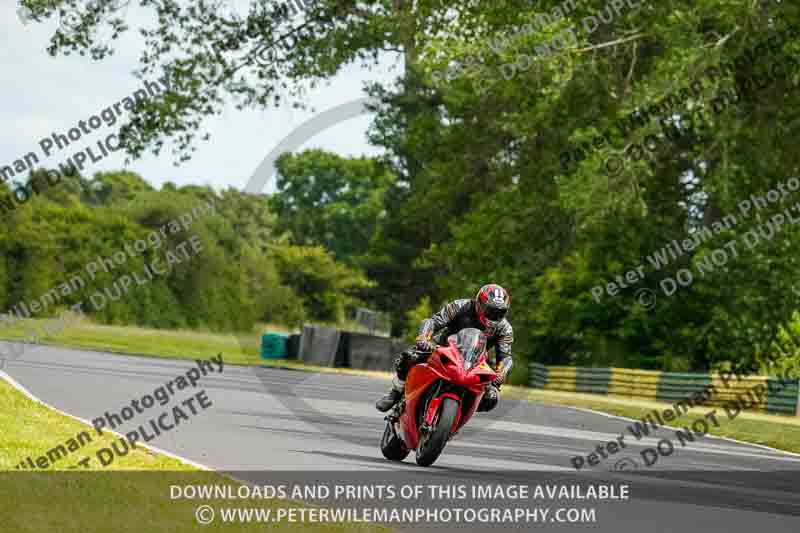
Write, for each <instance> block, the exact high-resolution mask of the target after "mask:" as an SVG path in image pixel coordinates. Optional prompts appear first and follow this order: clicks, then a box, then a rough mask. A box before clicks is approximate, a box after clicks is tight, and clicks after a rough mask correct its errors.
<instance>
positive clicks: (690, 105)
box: [15, 0, 800, 370]
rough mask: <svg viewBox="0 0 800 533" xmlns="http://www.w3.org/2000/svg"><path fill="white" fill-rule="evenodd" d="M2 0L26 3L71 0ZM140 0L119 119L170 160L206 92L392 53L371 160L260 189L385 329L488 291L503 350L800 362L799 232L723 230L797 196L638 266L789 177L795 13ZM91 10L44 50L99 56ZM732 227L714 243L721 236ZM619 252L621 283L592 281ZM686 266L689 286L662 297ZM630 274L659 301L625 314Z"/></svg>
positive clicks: (761, 5)
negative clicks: (147, 14) (135, 60)
mask: <svg viewBox="0 0 800 533" xmlns="http://www.w3.org/2000/svg"><path fill="white" fill-rule="evenodd" d="M24 3H25V4H26V5H27V6H28V7H30V8H31V10H32V12H33V13H34V14H35V16H37V17H40V18H43V17H47V16H50V15H54V14H55V13H57V11H58V10H60V9H63V8H64V7H65V6H67V5H68V4H69V3H70V2H69V1H68V0H60V1H59V0H56V1H53V0H24ZM139 4H140V7H141V9H146V10H150V11H151V12H152V13H153V14H155V15H156V17H155V23H154V26H152V27H148V28H137V29H139V31H141V32H142V35H143V36H144V37H145V40H146V44H145V47H144V49H143V51H142V54H141V64H140V69H139V72H140V74H142V75H143V76H155V75H157V74H163V75H164V76H166V79H168V81H169V83H168V85H169V90H168V91H167V92H166V93H165V94H164V95H161V96H160V97H158V98H154V99H151V100H149V101H147V102H146V103H143V104H142V105H141V106H139V107H138V108H137V109H136V110H135V111H134V112H133V115H132V119H131V121H130V123H129V124H128V125H127V126H126V127H125V128H124V133H125V135H124V144H125V147H126V149H127V150H128V151H129V152H130V153H131V154H133V155H137V154H141V153H142V152H143V151H145V150H155V151H159V150H160V149H161V148H162V147H163V146H164V143H165V142H167V141H171V142H172V143H173V148H174V153H175V157H176V158H177V159H181V158H184V157H188V156H190V154H191V151H192V149H194V148H196V144H197V139H196V135H197V134H198V132H200V131H201V130H202V128H201V126H202V122H203V119H204V118H206V117H207V116H209V115H211V114H213V113H215V112H216V111H218V110H219V109H220V106H221V105H222V104H223V102H224V101H225V100H226V99H228V98H232V99H234V100H235V101H236V102H237V103H238V104H239V105H240V106H241V107H242V108H258V107H262V106H267V105H271V104H280V103H281V102H280V101H277V100H276V99H278V98H279V96H278V92H279V91H278V89H279V88H281V87H282V86H283V85H284V84H287V85H288V86H289V87H290V88H291V87H294V86H296V85H299V84H301V83H306V82H314V81H315V80H320V79H327V78H331V77H332V76H334V75H335V74H336V73H337V72H339V71H340V70H341V69H342V68H343V67H344V66H346V65H349V64H351V63H362V64H364V65H366V66H367V67H369V66H373V65H376V64H377V63H378V62H379V61H397V62H398V63H400V64H401V65H402V72H401V74H400V75H399V76H398V77H397V79H396V80H395V81H394V82H393V83H391V84H385V85H379V84H373V85H372V86H370V87H369V88H368V92H369V93H370V94H371V95H373V96H376V97H377V98H378V100H379V101H380V102H381V104H380V106H379V108H378V109H377V111H378V115H377V117H376V119H375V122H374V123H373V125H372V127H371V129H370V140H371V142H372V143H374V144H375V145H377V146H380V147H382V148H384V149H385V150H386V153H387V155H386V157H384V158H380V160H376V161H367V160H364V159H353V160H350V161H347V160H344V159H342V158H338V157H336V156H333V155H330V154H324V153H320V152H314V153H310V154H308V153H307V154H301V155H299V156H293V157H286V158H284V159H283V160H282V162H281V175H282V178H281V179H282V181H281V185H280V189H279V191H278V193H277V194H276V195H275V197H274V198H273V199H272V200H270V205H271V206H272V210H273V211H274V214H276V215H277V216H278V221H277V222H273V224H275V228H276V229H278V230H279V231H281V232H286V233H288V239H289V242H291V243H294V244H302V245H307V246H312V247H313V246H316V245H321V246H325V247H327V249H328V250H329V251H330V252H331V253H333V254H334V256H335V257H336V259H337V260H342V261H344V262H346V263H348V264H349V265H351V266H358V267H359V268H361V269H363V271H364V272H365V273H366V275H367V277H368V278H369V279H370V280H371V281H372V284H371V286H369V287H367V286H366V285H364V284H363V283H361V282H358V283H356V284H355V285H351V287H355V286H358V287H360V288H359V290H361V291H363V297H364V298H366V299H367V301H368V302H370V303H371V304H372V305H373V306H376V307H380V308H382V309H384V310H387V311H390V312H392V313H393V314H394V316H395V319H396V323H397V327H396V330H398V331H399V330H401V329H403V328H404V327H405V326H406V325H407V319H408V318H409V317H416V316H417V314H418V310H419V309H422V308H425V307H426V306H427V305H428V304H427V303H426V302H428V300H424V297H425V296H429V297H430V302H432V303H433V307H436V304H438V303H441V302H444V301H445V300H446V299H449V298H455V297H467V296H470V295H472V294H473V293H474V292H476V291H477V288H478V287H480V286H481V285H483V284H484V283H487V282H490V281H491V282H496V283H500V284H502V285H504V286H506V288H508V289H509V291H510V292H511V294H512V297H513V308H512V315H511V319H512V322H513V324H514V327H515V332H516V333H517V344H516V346H515V354H518V355H519V356H520V357H523V358H526V357H527V358H532V359H537V360H540V361H544V362H553V363H556V362H557V363H574V364H577V363H580V364H597V365H612V364H616V365H625V366H639V367H645V368H663V369H668V370H672V369H677V370H680V369H704V368H709V367H714V366H719V365H724V364H728V363H730V362H734V363H745V362H752V361H757V362H761V363H764V362H765V361H766V360H767V358H770V359H774V358H775V357H777V358H779V359H780V360H781V361H783V362H784V363H785V364H797V361H798V355H797V354H798V350H800V338H799V337H798V329H797V324H796V317H797V311H798V305H800V296H798V292H800V291H795V290H793V288H794V287H795V286H796V285H797V284H798V281H799V280H800V268H798V264H797V259H796V257H797V252H798V244H800V241H799V240H798V239H800V233H799V232H798V227H797V226H796V225H794V224H792V223H787V224H783V225H782V226H781V227H780V228H779V229H780V231H777V232H775V233H774V237H771V238H764V239H762V240H761V242H760V243H759V244H758V245H757V246H752V247H748V246H746V245H745V243H744V241H743V239H744V235H745V234H746V233H747V232H748V231H758V230H759V229H760V228H761V229H763V227H765V226H764V224H766V223H767V222H768V221H772V220H774V219H773V217H774V216H775V215H776V214H777V213H780V212H782V210H783V209H786V208H788V207H789V206H790V205H792V204H793V203H794V201H796V198H795V196H796V193H793V195H795V196H792V197H790V198H789V199H786V201H785V203H783V202H782V203H777V204H776V203H771V204H770V205H769V206H768V207H769V208H768V209H765V210H758V211H757V212H756V211H753V212H752V214H751V216H748V217H739V218H738V219H737V222H738V223H737V224H736V225H735V227H733V228H728V229H726V230H724V231H720V232H715V233H714V234H713V236H712V238H710V239H707V240H704V241H703V242H702V243H701V244H699V245H698V246H695V247H693V249H692V250H690V251H687V252H686V253H683V254H682V255H680V257H678V258H677V259H676V260H675V261H672V262H670V263H669V264H668V265H665V266H663V267H660V268H652V267H650V266H649V262H648V260H647V257H648V256H651V255H652V254H653V253H655V252H656V251H658V250H661V249H662V248H663V247H664V246H666V245H667V244H669V243H671V242H673V241H676V242H679V243H680V242H683V240H684V239H687V238H694V236H696V235H698V234H699V233H698V232H702V231H703V229H704V228H705V229H708V228H713V227H714V224H715V223H719V222H720V221H721V220H723V219H724V217H725V216H727V215H731V214H737V210H738V209H739V206H740V204H741V202H743V201H744V200H746V199H748V198H750V197H751V195H755V196H759V195H765V194H767V192H768V191H770V190H771V189H773V188H774V187H776V186H777V184H779V183H786V182H787V181H788V180H789V179H790V178H792V177H797V176H798V157H800V156H798V152H797V150H796V146H795V145H796V139H797V138H798V133H799V132H798V130H800V120H798V119H797V117H798V115H799V114H798V109H799V108H800V100H799V99H800V95H799V94H798V90H797V89H798V82H800V67H798V60H797V58H798V56H799V54H798V52H800V40H799V39H798V38H797V32H796V28H797V27H798V25H800V6H798V5H797V4H796V3H792V2H773V1H767V0H763V1H752V0H733V1H722V0H664V1H660V2H630V3H624V4H625V5H624V6H622V7H619V6H618V7H617V8H614V7H613V6H612V5H611V3H609V2H607V1H606V0H574V1H573V0H567V1H556V0H542V1H538V0H537V1H535V2H534V1H528V0H517V1H511V0H494V1H491V2H489V1H479V0H475V1H472V0H468V1H464V2H445V1H441V0H416V1H413V2H412V1H410V0H364V1H356V0H318V1H317V2H315V3H313V5H312V6H310V7H309V9H308V11H307V12H306V13H305V15H304V16H303V17H302V19H298V20H288V19H287V18H286V17H285V16H284V15H285V13H283V10H284V9H285V6H281V4H278V3H275V2H271V1H266V0H264V1H261V0H252V1H251V2H250V3H249V6H250V8H249V10H248V11H247V13H246V14H245V15H235V14H234V13H233V11H232V10H231V9H230V6H228V4H226V3H224V2H222V3H220V2H216V3H211V2H206V1H201V0H196V1H187V2H181V3H179V2H176V1H175V0H141V1H140V2H139ZM100 5H102V3H101V4H100ZM100 9H105V8H102V7H101V8H100ZM109 15H113V14H111V13H105V14H104V16H100V14H98V13H95V12H91V11H90V12H87V13H86V14H85V16H84V18H83V19H82V23H81V24H80V25H79V26H78V28H77V30H76V31H72V32H64V31H61V30H59V31H57V32H56V34H55V35H54V36H53V39H52V41H51V44H50V48H49V49H50V51H51V52H52V53H54V54H58V53H67V52H71V51H78V52H81V53H89V54H91V55H92V56H93V57H94V58H96V59H102V58H103V57H104V56H105V55H106V54H107V53H108V52H109V50H110V45H109V43H105V42H104V43H99V42H97V41H96V40H94V39H93V35H94V33H93V32H94V31H95V30H96V27H97V26H98V25H103V24H105V25H110V26H111V27H112V28H114V29H115V30H118V31H120V32H121V31H125V30H126V29H127V28H126V26H125V23H124V21H122V20H119V19H115V17H114V16H109ZM544 15H547V16H546V17H545V16H544ZM565 35H569V36H570V39H565V38H564V36H565ZM111 45H113V40H112V41H111ZM157 77H158V76H157ZM300 102H301V103H302V100H301V101H300ZM365 180H372V184H373V185H372V186H373V187H374V188H373V189H372V191H374V192H375V195H374V196H373V195H371V194H370V187H369V185H368V184H367V182H366V181H365ZM126 183H127V182H126ZM129 186H132V185H131V184H129ZM101 189H102V186H101ZM134 190H135V189H128V191H134ZM120 194H121V195H122V196H123V197H125V196H126V195H127V194H129V193H128V192H121V193H120ZM137 194H147V193H146V192H141V193H137ZM95 196H97V194H95ZM379 203H380V206H379ZM54 208H55V207H54ZM85 216H90V215H88V214H87V215H85ZM343 228H347V230H343ZM370 233H371V236H369V239H368V240H369V242H368V244H367V245H366V247H365V242H366V241H367V237H368V235H369V234H370ZM734 240H735V241H736V242H737V243H738V248H737V249H736V253H735V254H734V253H733V250H732V249H731V248H730V247H728V248H725V246H726V245H728V243H730V242H732V241H734ZM43 246H44V244H43ZM720 249H723V250H727V251H728V256H726V259H725V261H724V262H720V261H717V263H715V269H714V270H713V272H710V273H708V275H701V274H700V272H699V270H698V264H700V263H703V264H707V263H704V262H707V261H708V260H710V259H711V258H718V257H720V256H719V253H718V250H720ZM308 250H309V252H308V253H313V254H316V253H319V252H316V251H314V252H312V251H310V250H316V249H315V248H309V249H308ZM362 252H363V253H362ZM16 253H17V257H20V258H22V257H28V256H27V255H25V254H27V253H29V252H27V251H23V250H22V249H17V252H16ZM30 253H31V254H34V253H35V252H33V251H31V252H30ZM36 253H40V252H36ZM304 253H305V252H304ZM300 255H302V253H301V254H300ZM356 255H358V256H359V259H358V260H357V261H356V260H355V256H356ZM31 257H32V256H31ZM26 260H34V259H26ZM638 265H645V266H646V267H647V268H645V270H644V276H643V279H641V280H639V281H638V282H637V283H635V284H634V283H631V284H630V285H626V287H624V288H623V287H618V290H617V293H616V295H614V296H609V295H606V296H605V297H604V298H603V299H601V300H600V301H597V299H596V298H594V297H593V296H592V288H594V287H596V286H598V285H601V286H604V285H607V283H608V282H609V281H612V280H614V279H615V277H616V276H623V277H624V276H625V275H626V273H627V272H628V271H630V270H631V269H635V267H637V266H638ZM682 269H683V270H687V271H689V272H691V273H693V279H692V281H691V283H688V284H687V285H686V286H681V287H680V290H677V291H675V293H674V294H665V291H664V288H663V285H664V283H665V282H664V280H665V279H666V278H670V279H676V278H677V276H678V273H679V271H680V270H682ZM279 271H280V268H279ZM284 272H285V269H284ZM15 275H18V276H19V275H22V274H15ZM25 275H30V276H39V275H40V274H25ZM684 275H685V274H684ZM39 282H40V280H37V279H31V280H30V283H32V284H36V283H39ZM288 287H289V289H291V290H297V288H296V287H292V286H291V283H289V285H288ZM641 289H647V290H648V291H652V293H653V295H655V301H652V298H651V299H649V300H647V301H646V302H644V305H643V301H642V299H641V294H643V293H642V292H639V291H640V290H641ZM645 294H649V293H645ZM519 367H520V368H524V365H519Z"/></svg>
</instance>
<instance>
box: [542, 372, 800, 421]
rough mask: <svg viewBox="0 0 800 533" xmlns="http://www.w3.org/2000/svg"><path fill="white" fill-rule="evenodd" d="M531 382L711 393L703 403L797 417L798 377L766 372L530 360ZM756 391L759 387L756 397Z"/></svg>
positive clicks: (680, 397) (678, 396)
mask: <svg viewBox="0 0 800 533" xmlns="http://www.w3.org/2000/svg"><path fill="white" fill-rule="evenodd" d="M529 376H530V379H529V385H530V386H531V387H533V388H536V389H545V390H555V391H566V392H588V393H593V394H613V395H618V396H627V397H630V398H642V399H646V400H657V401H662V402H666V403H672V404H674V403H677V402H681V401H684V402H685V401H688V400H689V399H691V398H693V397H696V395H699V394H701V393H702V392H704V391H711V392H710V394H709V396H710V400H709V401H708V402H706V405H715V406H724V405H725V404H726V403H727V402H733V401H739V402H740V403H741V405H742V406H743V407H745V408H748V407H747V406H749V409H751V410H758V411H764V412H768V413H780V414H789V415H798V416H800V391H799V390H798V389H800V386H799V385H798V380H796V379H793V380H782V379H780V378H772V377H767V376H742V377H741V378H736V377H730V379H727V380H725V379H723V378H722V377H721V376H720V375H719V374H716V373H715V374H700V373H681V372H659V371H653V370H634V369H628V368H585V367H568V366H550V367H546V366H544V365H541V364H539V363H531V364H530V373H529ZM756 391H761V392H762V394H761V395H760V398H759V395H758V393H757V392H756Z"/></svg>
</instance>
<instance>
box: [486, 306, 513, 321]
mask: <svg viewBox="0 0 800 533" xmlns="http://www.w3.org/2000/svg"><path fill="white" fill-rule="evenodd" d="M506 313H508V309H499V308H497V307H490V308H488V309H487V310H486V318H488V319H489V320H491V321H493V322H497V321H500V320H503V319H504V318H505V317H506Z"/></svg>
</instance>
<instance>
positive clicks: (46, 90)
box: [0, 0, 399, 192]
mask: <svg viewBox="0 0 800 533" xmlns="http://www.w3.org/2000/svg"><path fill="white" fill-rule="evenodd" d="M229 1H230V2H232V3H233V4H234V5H235V7H239V8H240V7H241V6H243V5H246V4H247V3H248V0H229ZM131 4H134V3H133V2H132V3H131ZM17 8H18V6H17V0H0V34H2V35H3V38H2V39H3V40H4V41H5V42H4V46H3V47H2V49H0V65H2V66H3V68H2V70H0V98H2V105H0V124H2V128H0V167H4V166H6V165H13V163H14V161H15V160H18V159H20V158H22V157H24V156H25V154H28V153H29V152H34V153H36V154H37V156H38V157H39V165H37V166H43V167H47V168H57V167H58V165H59V164H60V163H64V162H65V161H66V159H67V158H68V157H70V156H72V155H73V154H74V153H76V152H80V151H82V150H85V148H86V147H89V146H93V145H96V143H97V141H101V140H104V139H106V138H107V137H108V135H109V134H111V133H115V131H116V130H118V128H119V126H120V125H121V124H122V122H118V123H117V124H116V125H115V126H112V127H108V126H105V125H103V126H102V127H100V128H98V129H97V130H95V131H93V132H91V133H90V134H85V135H83V137H82V138H81V139H80V140H78V141H75V142H74V143H72V144H71V145H70V146H69V147H67V148H65V149H63V150H61V151H57V150H54V151H51V154H50V156H49V157H45V155H44V153H43V150H42V148H41V147H40V145H39V142H40V141H41V140H42V139H43V138H46V137H50V136H51V135H52V134H53V133H54V132H57V133H60V134H66V133H67V131H68V130H69V129H70V128H74V127H76V126H77V124H78V121H80V120H87V119H88V118H89V117H91V116H92V115H97V114H99V113H100V112H101V111H102V110H103V109H105V108H106V107H108V106H109V105H113V104H114V103H115V102H119V101H121V100H122V99H123V98H124V97H126V96H132V95H133V93H134V91H136V90H138V89H140V88H142V87H141V82H140V80H139V79H137V78H136V77H134V76H133V72H134V70H136V69H138V68H139V61H138V59H139V55H140V53H141V48H142V45H141V39H140V38H139V37H138V35H136V34H135V29H136V28H137V27H139V26H140V25H143V24H144V25H146V24H148V21H149V20H150V18H149V17H148V16H147V11H142V10H141V8H139V7H138V6H137V5H129V6H128V7H125V8H123V9H124V11H123V14H124V18H125V20H126V22H128V24H129V25H130V26H131V28H132V30H131V31H129V32H127V33H126V34H125V36H124V37H123V38H121V39H119V40H118V41H117V43H118V44H116V45H115V49H116V53H115V54H114V55H113V56H111V57H107V58H105V59H103V60H102V61H94V60H92V59H90V58H88V57H81V56H78V55H72V56H68V57H65V56H58V57H51V56H50V55H49V54H48V53H47V52H46V48H47V46H48V44H49V41H50V37H51V36H52V34H53V32H54V31H55V28H56V27H57V26H58V24H59V22H60V21H59V20H58V17H57V16H56V17H54V18H52V19H50V20H48V21H45V22H42V23H37V22H35V21H30V22H28V23H27V24H26V23H24V22H23V21H22V20H20V17H19V15H18V13H17ZM398 74H399V66H398V65H397V63H396V60H395V58H394V57H391V56H386V57H385V58H383V59H382V61H381V64H380V65H379V66H378V67H377V68H374V69H373V70H367V69H365V68H363V67H361V66H359V65H352V66H349V67H348V68H347V69H346V70H344V71H343V72H341V73H340V74H339V75H337V76H336V77H335V78H333V79H331V80H330V81H329V83H328V84H326V85H323V86H321V87H318V88H316V89H313V90H311V91H310V92H309V93H308V94H307V96H306V100H307V102H308V103H309V104H310V107H311V108H312V109H311V110H307V111H303V110H297V109H292V108H291V107H290V106H289V105H285V106H284V107H282V108H280V109H276V108H271V109H269V110H256V109H246V110H243V111H239V110H237V109H236V108H235V107H234V106H232V105H231V106H228V107H226V108H225V109H224V110H223V112H222V113H221V114H220V115H215V116H211V117H208V118H207V119H206V121H205V124H204V126H205V128H206V130H207V131H209V132H210V133H211V139H210V140H209V141H202V140H198V141H197V144H196V147H197V151H196V152H195V153H194V156H193V158H192V159H191V160H190V161H186V162H183V163H181V164H180V166H178V167H176V166H174V163H175V162H176V158H175V156H173V155H172V153H171V150H170V147H169V145H167V146H166V147H165V148H164V149H163V150H162V153H161V154H160V155H159V156H155V155H152V154H150V153H147V154H145V155H143V156H142V158H140V159H138V160H134V161H132V162H131V163H130V164H128V165H127V166H126V165H125V159H126V156H125V155H124V154H122V153H119V152H117V153H113V154H110V155H109V156H108V157H105V158H103V159H102V160H101V161H99V162H97V163H92V162H90V161H87V163H86V167H85V170H84V175H85V176H91V175H93V174H94V172H96V171H109V170H120V169H127V170H131V171H133V172H136V173H138V174H139V175H141V176H142V177H143V178H144V179H146V180H147V181H148V182H150V183H151V184H153V185H154V186H156V187H160V186H161V185H163V184H164V183H165V182H167V181H171V182H173V183H175V184H177V185H179V186H180V185H186V184H190V183H191V184H197V185H210V186H212V187H214V188H216V189H223V188H228V187H234V188H236V189H240V190H243V189H244V188H245V185H246V184H247V182H248V181H249V180H250V178H251V176H252V175H253V173H254V171H255V170H256V168H257V167H258V165H259V163H261V161H262V160H263V159H264V158H265V156H266V155H267V154H268V153H269V152H270V151H271V150H272V149H273V148H274V147H275V146H276V145H278V143H279V142H280V141H281V140H282V139H283V138H284V137H286V136H287V135H288V134H290V133H291V132H292V131H293V130H294V129H295V128H296V127H298V126H299V125H300V124H301V123H303V122H304V121H305V120H308V119H309V118H311V117H313V116H315V114H317V113H320V112H324V111H325V110H327V109H330V108H332V107H335V106H337V105H341V104H344V103H346V102H350V101H353V100H356V99H358V98H361V97H363V96H365V94H364V92H363V86H364V84H365V82H374V81H380V82H390V81H391V80H393V79H394V78H396V77H397V75H398ZM126 116H127V115H125V116H123V119H122V120H123V121H124V120H125V117H126ZM372 118H373V117H372V116H371V115H362V116H360V117H357V118H353V119H350V120H347V121H344V122H341V123H339V124H337V125H335V126H333V127H331V128H329V129H327V130H325V131H322V132H320V133H319V134H317V135H316V136H314V137H313V138H312V139H311V140H309V141H308V142H307V143H306V144H305V145H303V146H302V148H303V149H307V148H322V149H325V150H329V151H331V152H334V153H337V154H340V155H342V156H359V155H376V154H378V153H380V150H379V149H378V148H376V147H373V146H370V145H369V144H368V143H367V140H366V131H367V128H368V127H369V125H370V123H371V121H372ZM73 148H74V149H73ZM94 151H95V152H97V150H96V149H95V150H94ZM25 174H27V173H25ZM271 190H273V187H272V186H271V183H268V184H267V186H266V187H265V189H264V192H269V191H271Z"/></svg>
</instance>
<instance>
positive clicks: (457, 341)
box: [381, 328, 497, 466]
mask: <svg viewBox="0 0 800 533" xmlns="http://www.w3.org/2000/svg"><path fill="white" fill-rule="evenodd" d="M447 343H448V346H439V347H438V348H437V349H436V351H434V352H433V353H432V354H431V355H430V356H429V357H428V359H427V360H426V361H425V362H424V363H419V364H417V365H414V366H413V367H411V370H410V371H409V372H408V376H407V377H406V390H405V395H404V398H403V399H402V400H401V401H400V403H398V404H397V406H395V407H394V409H393V410H392V411H391V412H390V413H389V415H387V416H386V420H387V422H386V429H385V430H384V432H383V438H382V439H381V451H382V452H383V455H384V456H385V457H386V458H387V459H390V460H392V461H402V460H403V459H405V458H406V457H407V456H408V454H409V453H410V451H411V450H416V451H417V464H419V465H421V466H430V465H432V464H433V462H434V461H436V459H437V458H438V457H439V454H441V453H442V450H444V446H445V444H447V441H448V440H450V438H451V437H452V436H453V435H455V434H456V433H457V432H458V431H459V430H460V429H461V428H462V427H464V425H465V424H466V423H467V422H468V421H469V419H470V418H472V415H473V414H475V410H476V409H477V408H478V404H479V403H480V401H481V398H483V393H484V390H485V387H486V386H487V385H488V384H489V383H491V382H492V381H494V380H495V379H496V378H497V374H495V372H494V370H492V369H491V368H490V367H489V365H488V364H487V363H486V337H485V336H484V335H483V333H481V332H480V331H479V330H477V329H474V328H466V329H462V330H461V331H459V332H458V333H457V334H455V335H450V337H448V339H447Z"/></svg>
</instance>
